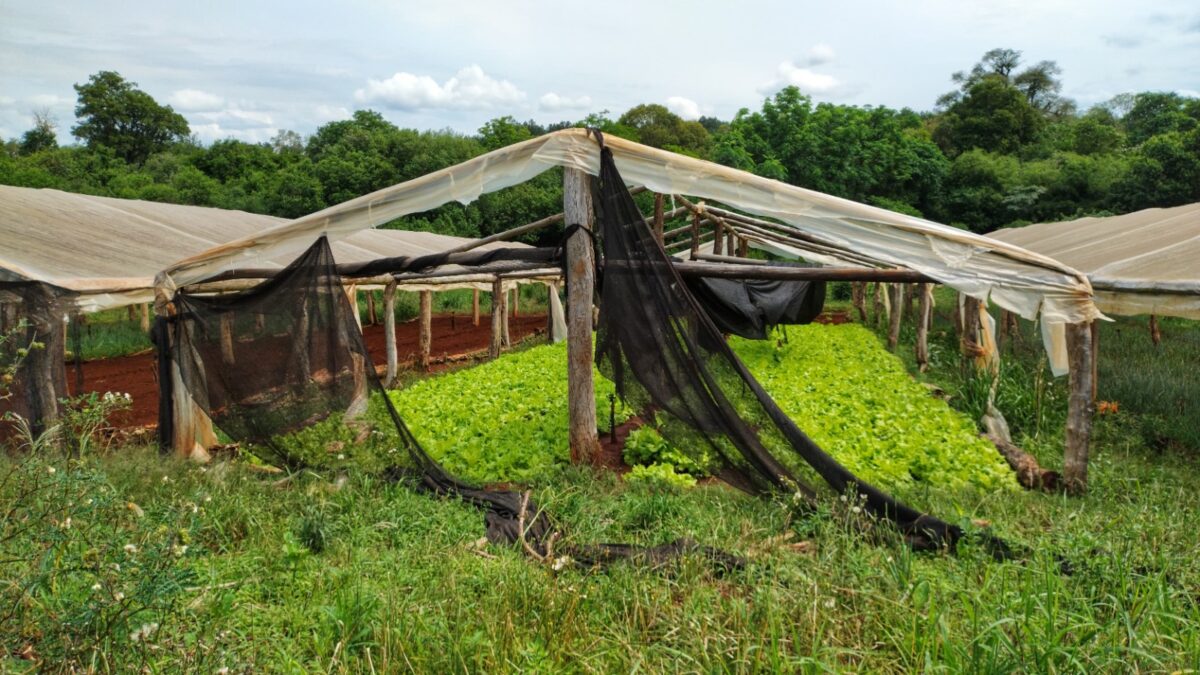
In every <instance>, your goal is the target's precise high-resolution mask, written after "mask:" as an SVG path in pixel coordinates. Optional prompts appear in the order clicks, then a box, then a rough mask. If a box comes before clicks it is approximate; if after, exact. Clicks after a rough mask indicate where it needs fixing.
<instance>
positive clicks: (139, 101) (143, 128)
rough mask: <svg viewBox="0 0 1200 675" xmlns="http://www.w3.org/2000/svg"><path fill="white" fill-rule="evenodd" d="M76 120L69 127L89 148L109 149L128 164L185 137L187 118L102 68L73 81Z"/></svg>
mask: <svg viewBox="0 0 1200 675" xmlns="http://www.w3.org/2000/svg"><path fill="white" fill-rule="evenodd" d="M75 91H76V92H77V94H78V103H77V104H76V106H75V116H76V117H77V118H78V119H79V123H78V124H76V125H75V127H74V128H73V129H71V133H73V134H74V135H75V137H76V138H78V139H80V140H82V141H83V142H84V143H86V144H87V145H88V147H94V146H104V147H108V148H112V149H113V150H114V151H115V152H116V153H117V156H119V157H121V158H122V159H124V160H125V161H126V162H129V163H130V164H141V163H142V162H144V161H146V159H147V158H148V157H149V156H150V155H151V154H153V153H155V152H158V151H160V150H162V149H164V148H166V147H167V146H168V145H169V144H171V143H172V142H175V141H179V140H183V139H185V138H187V137H188V135H189V134H190V133H191V130H190V129H189V128H188V123H187V120H186V119H184V118H183V116H182V115H180V114H179V113H177V112H175V111H174V110H173V109H172V108H171V106H165V105H160V104H159V103H158V102H157V101H155V100H154V99H153V98H152V97H151V96H150V95H149V94H147V93H146V92H144V91H142V90H140V89H138V88H137V83H136V82H129V81H127V80H126V79H125V78H123V77H121V75H119V74H118V73H116V72H114V71H111V70H104V71H100V72H99V73H96V74H95V75H92V76H91V77H89V78H88V81H87V82H86V83H84V84H76V85H75Z"/></svg>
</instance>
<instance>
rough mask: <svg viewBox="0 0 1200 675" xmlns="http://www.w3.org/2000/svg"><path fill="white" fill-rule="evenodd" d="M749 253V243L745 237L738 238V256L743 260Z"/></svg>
mask: <svg viewBox="0 0 1200 675" xmlns="http://www.w3.org/2000/svg"><path fill="white" fill-rule="evenodd" d="M748 253H750V241H749V240H748V239H746V238H745V237H738V256H739V257H742V258H745V257H747V254H748Z"/></svg>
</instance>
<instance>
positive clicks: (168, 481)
mask: <svg viewBox="0 0 1200 675" xmlns="http://www.w3.org/2000/svg"><path fill="white" fill-rule="evenodd" d="M163 482H164V483H170V482H171V479H170V478H169V477H167V476H163Z"/></svg>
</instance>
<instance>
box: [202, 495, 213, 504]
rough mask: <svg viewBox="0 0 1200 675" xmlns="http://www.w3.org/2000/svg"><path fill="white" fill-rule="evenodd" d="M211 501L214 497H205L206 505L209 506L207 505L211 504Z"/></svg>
mask: <svg viewBox="0 0 1200 675" xmlns="http://www.w3.org/2000/svg"><path fill="white" fill-rule="evenodd" d="M211 501H212V497H211V496H205V497H204V503H205V504H207V503H209V502H211Z"/></svg>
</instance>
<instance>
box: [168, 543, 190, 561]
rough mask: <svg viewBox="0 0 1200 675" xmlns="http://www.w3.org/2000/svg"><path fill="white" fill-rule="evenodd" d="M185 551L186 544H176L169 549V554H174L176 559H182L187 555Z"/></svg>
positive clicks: (186, 548)
mask: <svg viewBox="0 0 1200 675" xmlns="http://www.w3.org/2000/svg"><path fill="white" fill-rule="evenodd" d="M187 550H188V547H187V544H176V545H174V546H172V547H171V552H172V553H174V554H175V557H176V558H182V557H183V556H184V555H186V554H187Z"/></svg>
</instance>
